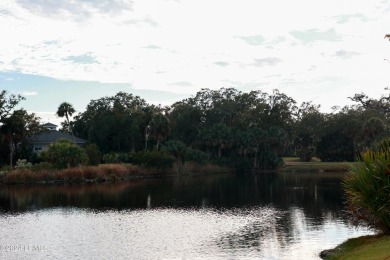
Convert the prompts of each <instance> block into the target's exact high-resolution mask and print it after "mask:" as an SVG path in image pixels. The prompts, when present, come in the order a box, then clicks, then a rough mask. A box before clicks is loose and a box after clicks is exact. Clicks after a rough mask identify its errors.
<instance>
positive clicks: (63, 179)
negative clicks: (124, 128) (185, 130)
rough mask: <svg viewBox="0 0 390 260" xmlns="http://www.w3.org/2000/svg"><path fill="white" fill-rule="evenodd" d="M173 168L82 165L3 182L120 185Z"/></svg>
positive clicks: (204, 169) (198, 169) (198, 168)
mask: <svg viewBox="0 0 390 260" xmlns="http://www.w3.org/2000/svg"><path fill="white" fill-rule="evenodd" d="M175 168H176V167H175V166H174V167H173V168H172V169H156V168H145V167H142V166H138V165H133V164H101V165H99V166H80V167H74V168H69V169H62V170H58V169H51V168H47V169H34V168H19V169H13V170H9V171H3V172H0V183H2V184H21V183H73V182H118V181H124V180H128V179H134V178H145V177H153V176H166V175H175V174H177V171H176V170H175ZM185 168H186V171H185V173H189V174H191V173H218V172H228V171H229V169H227V168H226V167H222V166H218V165H209V164H206V165H199V164H196V163H190V162H189V163H188V164H186V165H185Z"/></svg>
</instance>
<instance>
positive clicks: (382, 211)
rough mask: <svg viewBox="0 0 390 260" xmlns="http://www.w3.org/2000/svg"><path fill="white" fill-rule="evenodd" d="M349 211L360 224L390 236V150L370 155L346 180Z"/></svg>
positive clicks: (345, 186) (366, 155) (367, 155)
mask: <svg viewBox="0 0 390 260" xmlns="http://www.w3.org/2000/svg"><path fill="white" fill-rule="evenodd" d="M344 189H345V191H346V194H347V209H348V213H349V215H350V217H351V219H352V220H353V221H354V222H355V223H357V224H366V225H368V226H370V227H372V228H374V229H378V230H380V231H382V232H383V233H384V234H387V235H389V234H390V150H389V147H387V149H381V150H379V151H367V152H365V153H363V154H362V156H361V160H360V163H358V164H355V165H354V166H352V168H351V173H350V174H349V175H348V177H347V178H346V179H345V180H344Z"/></svg>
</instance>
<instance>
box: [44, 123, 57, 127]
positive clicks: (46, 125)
mask: <svg viewBox="0 0 390 260" xmlns="http://www.w3.org/2000/svg"><path fill="white" fill-rule="evenodd" d="M42 126H43V127H57V126H58V125H55V124H52V123H46V124H44V125H42Z"/></svg>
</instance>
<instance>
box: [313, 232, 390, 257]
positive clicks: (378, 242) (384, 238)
mask: <svg viewBox="0 0 390 260" xmlns="http://www.w3.org/2000/svg"><path fill="white" fill-rule="evenodd" d="M389 244H390V235H382V234H376V235H369V236H361V237H356V238H350V239H348V240H346V241H345V242H343V243H341V244H339V245H337V246H336V247H335V248H332V249H326V250H323V251H321V252H320V253H319V257H320V258H321V259H325V260H333V259H389V258H390V249H389Z"/></svg>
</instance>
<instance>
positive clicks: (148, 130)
mask: <svg viewBox="0 0 390 260" xmlns="http://www.w3.org/2000/svg"><path fill="white" fill-rule="evenodd" d="M351 99H353V100H354V101H356V102H357V104H356V105H354V106H346V107H343V108H335V109H334V110H333V112H331V113H322V112H320V106H319V105H315V104H312V103H311V102H304V103H302V104H300V105H298V104H297V103H296V101H295V100H294V99H293V98H291V97H289V96H287V95H286V94H284V93H281V92H280V91H278V90H273V91H272V92H271V93H266V92H263V91H261V90H256V91H250V92H241V91H239V90H237V89H234V88H221V89H219V90H211V89H202V90H200V91H199V92H198V93H196V95H194V96H192V97H190V98H186V99H184V100H181V101H178V102H176V103H174V104H173V105H172V106H170V107H161V106H155V105H150V104H148V103H147V102H146V101H145V100H144V99H142V98H140V97H138V96H134V95H132V94H130V93H125V92H119V93H117V94H116V95H114V96H106V97H102V98H99V99H96V100H91V101H90V103H89V104H88V105H87V107H86V109H85V111H83V112H80V113H78V114H77V115H76V116H74V117H73V120H72V118H71V116H72V114H75V111H74V108H73V107H72V105H71V104H69V103H67V102H63V103H62V104H60V106H59V107H58V111H57V114H58V116H61V117H64V118H65V121H64V122H63V130H64V131H67V132H69V133H72V134H74V135H75V136H77V137H80V138H83V139H85V140H87V143H88V144H89V145H92V144H93V145H94V146H88V147H87V149H86V151H87V155H88V158H89V159H88V162H89V163H90V164H98V163H100V162H103V163H116V162H132V161H133V160H134V158H133V157H134V155H136V154H139V153H141V152H148V151H157V152H161V153H160V154H161V155H162V153H164V151H165V152H167V153H168V154H170V156H172V158H176V163H177V165H178V166H180V167H181V166H182V164H183V163H184V161H185V160H194V161H197V162H198V163H206V162H211V163H216V164H223V165H227V166H231V167H235V168H238V169H260V170H266V169H275V168H277V167H279V166H281V165H282V164H283V161H282V160H281V157H282V156H298V157H300V158H301V159H302V160H303V161H308V160H310V159H311V158H312V157H313V156H317V157H319V158H320V159H321V160H322V161H353V160H355V159H356V157H357V156H358V155H359V154H360V153H361V152H362V151H365V150H367V149H369V148H371V147H373V146H375V145H376V144H377V143H378V142H379V141H380V140H382V139H384V138H386V137H387V136H388V125H389V118H388V107H389V100H390V98H388V97H387V96H382V97H381V98H380V99H377V100H376V99H372V98H368V97H367V96H365V95H364V94H356V95H355V96H354V97H353V98H351ZM22 100H23V98H22V97H20V96H14V95H9V94H8V93H6V92H5V91H3V92H1V93H0V123H1V126H0V130H1V132H0V133H1V139H0V141H1V142H0V150H1V156H0V163H1V164H9V163H11V162H12V163H13V164H15V162H16V160H17V159H28V161H31V160H32V159H31V158H32V156H33V154H32V152H31V147H29V146H28V142H26V141H27V138H28V137H29V136H32V135H34V134H37V133H39V132H40V131H42V129H41V128H40V125H39V118H37V117H36V116H35V115H34V114H29V113H27V112H26V111H24V110H16V109H15V106H16V105H17V104H18V103H19V102H20V101H22ZM162 156H163V155H162ZM141 157H142V156H141ZM180 167H179V168H180Z"/></svg>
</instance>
